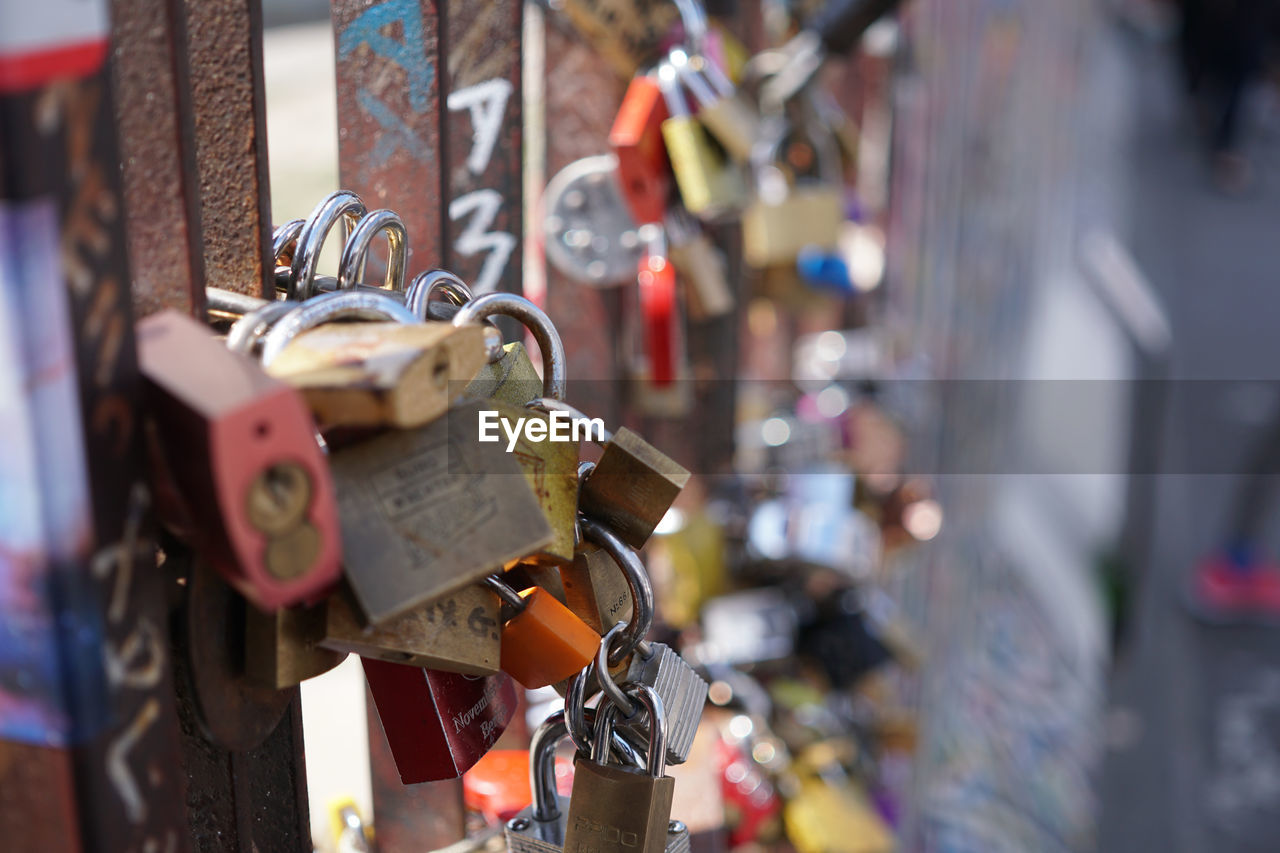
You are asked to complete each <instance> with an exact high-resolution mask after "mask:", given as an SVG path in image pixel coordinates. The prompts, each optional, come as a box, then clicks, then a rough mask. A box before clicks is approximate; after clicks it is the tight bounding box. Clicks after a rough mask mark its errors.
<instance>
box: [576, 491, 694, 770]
mask: <svg viewBox="0 0 1280 853" xmlns="http://www.w3.org/2000/svg"><path fill="white" fill-rule="evenodd" d="M579 523H580V524H581V526H582V534H583V536H584V537H585V538H586V539H587V540H588V541H590V542H594V543H595V544H596V545H599V546H600V547H601V548H603V549H604V550H605V551H606V552H608V554H609V556H611V557H612V558H613V560H614V562H615V563H617V564H618V568H619V570H621V571H622V573H623V575H624V576H625V577H626V579H627V585H628V586H629V587H631V600H632V601H633V602H636V603H637V612H641V611H645V610H651V609H652V601H653V589H652V586H651V585H650V583H649V576H648V575H647V574H646V573H645V570H644V565H643V564H642V563H641V562H640V558H639V557H638V556H637V555H636V553H635V551H633V550H631V548H629V547H627V545H626V543H624V542H623V541H622V540H621V539H619V538H618V537H617V535H616V534H614V533H613V531H611V530H610V529H609V528H608V527H607V526H605V525H604V524H602V523H600V522H598V521H595V520H593V519H590V518H587V517H586V516H580V518H579ZM637 624H639V623H637ZM644 627H645V628H647V626H644ZM634 631H635V626H632V625H629V624H628V623H626V622H620V623H618V624H617V625H615V626H614V627H613V628H610V629H609V633H608V634H606V635H605V639H604V640H603V641H602V642H601V644H600V652H599V654H598V656H597V658H596V668H595V669H596V677H597V679H598V680H599V682H600V687H601V689H603V690H604V691H605V695H606V696H608V698H609V699H610V700H612V701H613V702H614V703H615V704H617V705H618V707H619V708H620V709H621V710H622V712H623V716H624V719H621V720H619V725H621V726H623V727H624V728H629V729H633V730H635V729H640V730H644V729H645V727H646V725H647V721H646V720H645V719H644V715H643V714H641V713H639V712H640V709H639V707H638V706H637V705H636V704H635V703H634V702H632V701H631V700H630V698H629V697H628V696H627V695H626V693H624V692H623V691H622V690H621V689H620V688H619V687H618V685H617V684H615V683H614V681H613V679H612V678H610V677H609V665H610V664H615V665H616V664H617V663H619V660H617V658H619V657H621V656H620V655H617V654H616V653H617V651H618V648H617V647H616V646H615V644H614V642H613V637H614V636H617V635H620V634H621V635H623V636H624V638H626V637H627V636H629V635H631V634H633V633H634ZM640 636H641V637H643V634H641V635H640ZM630 645H631V644H630V643H627V644H625V645H624V648H626V647H628V646H630ZM634 649H635V653H634V654H633V655H632V657H631V664H630V666H629V667H628V669H627V674H626V676H625V678H624V679H623V681H624V682H634V683H636V684H643V685H647V686H649V687H652V688H653V689H654V690H655V691H656V692H657V694H658V697H659V698H660V699H661V700H662V706H663V708H665V709H666V711H667V763H668V764H683V763H684V762H685V760H686V759H688V757H689V750H690V749H691V748H692V747H693V738H694V736H695V735H696V734H697V732H698V723H699V722H700V721H701V719H702V706H703V705H704V704H706V701H707V690H708V689H709V685H708V684H707V682H706V681H705V680H704V679H703V678H702V676H700V675H698V673H697V672H696V671H695V670H694V669H693V667H691V666H689V664H688V662H686V661H685V659H684V658H682V657H681V656H680V654H679V653H678V652H676V650H675V649H673V648H671V647H670V646H668V645H666V644H665V643H648V642H636V643H635V645H634Z"/></svg>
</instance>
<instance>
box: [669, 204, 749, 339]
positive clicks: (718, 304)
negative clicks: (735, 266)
mask: <svg viewBox="0 0 1280 853" xmlns="http://www.w3.org/2000/svg"><path fill="white" fill-rule="evenodd" d="M664 224H665V226H666V231H667V258H668V259H669V260H670V261H671V265H672V266H674V267H675V268H676V272H678V273H679V274H680V281H681V283H682V284H683V285H684V293H685V306H686V308H687V309H688V313H689V319H690V320H694V321H698V322H702V321H706V320H713V319H715V318H716V317H723V316H724V315H725V314H728V313H730V312H732V311H733V306H734V304H735V302H736V299H735V298H734V295H733V288H732V287H731V286H730V284H729V277H728V275H727V273H726V270H725V261H724V256H723V255H722V254H721V252H720V250H719V249H717V248H716V247H715V244H714V243H712V242H711V238H710V237H708V236H707V234H706V232H704V231H703V230H702V228H701V226H700V225H699V224H698V222H697V221H696V220H695V219H694V218H693V217H692V216H690V215H689V212H688V211H687V210H685V209H684V208H682V207H680V206H679V205H676V206H674V207H672V208H671V209H670V210H668V211H667V215H666V219H665V223H664Z"/></svg>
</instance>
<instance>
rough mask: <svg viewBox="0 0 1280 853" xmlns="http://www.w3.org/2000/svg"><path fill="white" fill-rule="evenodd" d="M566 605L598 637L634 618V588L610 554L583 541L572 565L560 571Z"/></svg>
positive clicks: (563, 567)
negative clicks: (632, 597) (632, 600)
mask: <svg viewBox="0 0 1280 853" xmlns="http://www.w3.org/2000/svg"><path fill="white" fill-rule="evenodd" d="M560 578H561V581H562V582H563V583H564V597H565V603H566V604H567V605H568V606H569V609H570V610H572V611H573V612H574V613H576V614H577V615H578V618H579V619H581V620H582V621H583V622H586V623H587V624H588V625H590V626H591V627H592V628H593V629H595V632H596V633H597V634H604V633H605V632H606V631H608V630H609V629H610V628H612V627H613V626H614V625H616V624H618V623H619V622H627V621H629V620H630V619H631V614H632V603H631V587H630V586H629V585H628V584H627V578H626V576H625V575H624V574H623V573H622V570H621V569H619V568H618V564H617V563H616V562H615V561H614V559H613V557H612V556H610V555H609V552H608V551H606V550H604V549H603V548H601V547H600V546H598V545H595V544H593V543H591V542H583V543H582V545H581V546H579V548H578V550H577V553H575V554H574V556H573V562H572V563H570V564H569V565H567V566H562V567H561V568H560Z"/></svg>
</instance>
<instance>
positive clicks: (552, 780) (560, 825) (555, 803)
mask: <svg viewBox="0 0 1280 853" xmlns="http://www.w3.org/2000/svg"><path fill="white" fill-rule="evenodd" d="M586 710H587V711H589V712H592V713H594V709H592V708H588V709H586ZM591 721H592V722H593V723H594V718H591ZM568 734H569V729H568V725H567V723H566V721H565V713H564V711H556V712H555V713H554V714H552V715H551V716H549V717H547V719H546V720H544V721H543V722H542V724H541V725H539V726H538V728H537V729H535V730H534V732H533V735H532V736H531V737H530V739H529V787H530V789H531V794H532V797H533V802H532V803H531V804H530V805H529V806H528V808H525V809H523V810H521V811H520V812H519V813H518V814H516V815H515V816H514V817H512V818H511V819H510V820H508V821H507V823H506V825H505V826H504V827H503V834H504V835H505V836H506V840H507V849H508V850H510V851H511V853H560V851H562V850H563V849H564V831H565V825H566V824H567V823H568V820H569V798H568V797H562V796H560V795H559V794H558V793H557V790H556V773H555V757H556V747H557V746H559V744H560V742H561V741H562V740H564V739H565V737H567V736H568ZM611 745H612V748H613V750H614V752H615V753H620V754H621V755H623V756H624V760H626V761H628V763H631V764H633V765H635V766H637V767H643V766H644V755H643V753H641V752H639V751H638V750H637V749H636V747H635V746H634V745H633V744H631V743H630V742H629V741H627V740H625V739H624V738H622V737H621V736H620V735H619V734H618V733H617V732H614V733H613V738H612V744H611ZM672 853H674V851H672Z"/></svg>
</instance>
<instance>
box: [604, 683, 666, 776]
mask: <svg viewBox="0 0 1280 853" xmlns="http://www.w3.org/2000/svg"><path fill="white" fill-rule="evenodd" d="M626 690H627V695H628V696H630V697H631V698H632V699H634V700H635V701H636V702H637V703H638V704H639V705H640V707H642V708H644V709H645V711H646V712H648V714H649V746H648V749H647V750H646V752H645V771H646V772H647V773H648V774H649V775H650V776H652V777H653V778H655V779H658V778H661V777H662V776H663V774H665V773H666V770H667V714H666V709H665V708H663V706H662V697H661V696H659V695H658V691H656V690H654V689H653V688H652V687H650V686H649V685H647V684H632V685H630V686H628V687H627V688H626ZM621 712H622V709H620V708H619V707H618V706H617V705H615V704H613V703H612V702H610V703H608V704H607V705H606V706H605V707H603V708H600V709H598V710H597V711H596V721H595V726H594V733H593V735H594V736H593V737H592V741H591V760H592V761H594V762H595V763H596V764H605V763H606V762H607V761H608V755H607V752H606V747H607V742H606V740H605V738H606V737H608V736H610V735H612V734H613V731H614V723H616V722H617V717H618V714H620V713H621Z"/></svg>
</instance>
